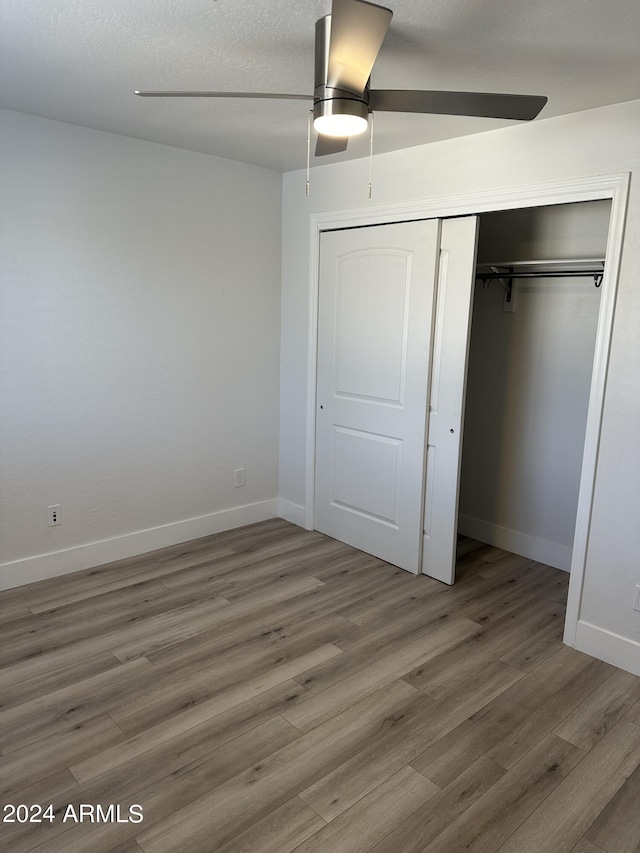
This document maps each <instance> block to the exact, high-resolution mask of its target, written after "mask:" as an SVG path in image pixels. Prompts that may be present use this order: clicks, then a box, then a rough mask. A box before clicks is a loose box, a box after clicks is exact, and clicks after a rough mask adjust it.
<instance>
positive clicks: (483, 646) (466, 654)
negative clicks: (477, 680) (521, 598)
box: [408, 599, 564, 699]
mask: <svg viewBox="0 0 640 853" xmlns="http://www.w3.org/2000/svg"><path fill="white" fill-rule="evenodd" d="M563 618H564V610H563V608H562V606H561V605H558V604H556V603H555V602H551V601H547V600H545V599H538V600H537V601H535V602H531V601H525V602H524V603H523V604H521V605H519V606H518V607H514V608H513V609H512V610H510V611H509V612H508V613H506V614H505V615H504V616H502V617H501V618H499V619H497V620H496V621H495V623H493V624H492V625H491V626H490V627H491V630H488V629H487V628H485V629H483V628H481V627H479V628H478V630H477V631H476V632H475V633H474V634H472V635H471V636H470V637H468V638H467V639H465V640H463V641H462V642H461V643H459V644H458V645H457V646H455V647H454V648H452V649H450V650H449V651H447V652H446V653H445V654H442V655H439V657H438V658H437V659H436V660H435V661H433V662H432V663H431V665H430V666H428V667H418V668H417V669H416V670H415V671H414V672H412V673H411V674H410V676H409V677H408V680H409V682H410V683H411V684H413V685H414V686H415V687H418V688H419V689H420V690H425V691H427V692H428V693H429V695H430V696H433V697H434V698H435V699H439V698H441V697H443V696H445V695H446V694H447V693H448V692H450V691H451V690H453V689H455V688H456V687H457V686H458V685H459V684H461V683H462V682H463V681H465V680H466V679H467V678H468V677H469V675H471V674H473V673H474V672H477V670H478V668H479V667H480V666H483V665H486V664H487V663H488V662H489V661H491V660H497V659H499V658H500V657H502V655H504V654H505V653H506V652H507V651H508V650H509V649H512V648H513V647H514V646H515V645H517V644H519V643H521V642H522V641H523V640H524V639H525V638H526V637H531V636H534V635H535V634H536V633H537V632H538V631H539V630H541V629H542V628H544V627H545V626H546V625H549V624H551V623H553V622H558V621H560V620H561V619H563Z"/></svg>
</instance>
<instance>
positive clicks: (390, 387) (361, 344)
mask: <svg viewBox="0 0 640 853" xmlns="http://www.w3.org/2000/svg"><path fill="white" fill-rule="evenodd" d="M410 275H411V257H410V255H409V253H408V252H398V251H394V250H391V249H388V250H387V251H381V250H370V251H364V252H354V253H351V254H348V255H343V256H342V257H340V258H338V268H337V282H336V314H337V316H336V327H337V328H336V353H335V393H336V394H339V395H341V396H350V397H359V398H361V399H367V398H368V399H371V400H373V401H378V402H387V403H390V404H392V405H402V403H403V397H404V384H405V383H404V379H405V368H406V360H407V331H408V319H409V317H408V308H409V294H410V281H411V279H410Z"/></svg>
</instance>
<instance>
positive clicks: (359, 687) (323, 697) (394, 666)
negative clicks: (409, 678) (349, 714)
mask: <svg viewBox="0 0 640 853" xmlns="http://www.w3.org/2000/svg"><path fill="white" fill-rule="evenodd" d="M476 630H477V626H476V625H474V624H473V623H472V622H469V621H468V620H467V619H462V618H461V619H458V620H456V621H455V622H452V623H451V624H449V625H443V626H442V628H441V629H440V630H438V629H436V630H435V631H433V632H430V633H429V634H427V635H426V636H425V637H420V638H418V639H417V640H414V641H413V642H411V643H408V644H407V645H406V646H405V647H404V648H402V649H399V650H398V651H396V652H392V653H391V654H390V655H387V656H385V657H384V658H381V659H380V660H378V661H375V662H374V663H372V664H370V665H369V666H365V667H362V668H361V669H358V670H357V671H356V672H355V673H353V674H352V675H351V676H350V678H348V679H347V678H344V679H342V680H341V681H339V682H338V683H337V684H334V685H333V686H331V687H328V688H327V689H326V690H323V691H322V692H321V693H319V694H317V695H315V696H310V697H309V698H308V699H305V701H304V702H301V703H300V705H298V706H297V707H296V708H292V709H291V711H289V712H287V715H286V716H287V719H288V720H289V722H291V723H293V725H294V726H297V728H299V729H301V730H302V731H309V730H310V729H312V728H314V727H315V726H317V725H320V723H322V722H325V721H326V720H328V719H330V718H331V717H332V716H334V715H335V714H336V713H340V711H342V710H344V709H345V708H347V707H349V705H352V704H353V703H354V702H358V701H360V699H363V698H364V697H366V696H368V695H369V694H371V693H373V692H375V691H376V690H378V689H380V688H381V687H383V686H385V685H386V684H389V683H390V682H392V681H394V680H395V679H397V678H401V677H402V676H403V675H404V674H406V673H407V672H409V671H410V670H411V669H413V668H414V667H415V666H417V665H420V664H421V663H426V661H429V660H431V658H433V657H436V656H437V655H438V654H440V653H441V652H443V651H444V650H445V649H448V648H450V647H451V646H452V645H454V644H456V643H458V642H460V641H461V640H462V639H464V638H465V637H468V636H470V635H471V634H473V633H475V631H476ZM302 683H303V684H304V678H303V679H302Z"/></svg>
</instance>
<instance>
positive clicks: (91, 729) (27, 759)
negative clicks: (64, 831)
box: [0, 714, 124, 802]
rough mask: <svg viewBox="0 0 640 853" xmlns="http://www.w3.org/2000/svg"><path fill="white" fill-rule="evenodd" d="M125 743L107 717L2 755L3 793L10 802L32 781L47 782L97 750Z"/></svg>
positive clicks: (0, 790)
mask: <svg viewBox="0 0 640 853" xmlns="http://www.w3.org/2000/svg"><path fill="white" fill-rule="evenodd" d="M123 740H124V735H123V734H122V732H121V731H120V729H119V728H118V727H117V726H116V724H115V723H114V722H113V720H112V719H111V718H110V717H109V716H107V715H106V714H105V715H103V716H101V717H95V718H94V719H92V720H87V721H86V722H84V723H77V724H75V725H73V726H71V727H70V728H68V729H67V730H66V731H62V732H57V733H56V736H55V738H50V739H40V740H38V741H37V742H36V743H34V744H28V745H27V746H25V747H23V748H21V749H19V750H17V751H16V752H12V753H11V754H10V755H7V756H3V759H2V766H1V767H0V794H2V795H3V796H4V797H5V802H9V800H8V799H6V798H8V797H10V796H11V795H12V794H13V793H15V791H17V790H19V789H20V788H24V787H25V786H26V785H27V784H29V783H30V782H36V781H37V780H38V779H44V778H46V777H47V776H50V775H51V774H52V773H55V772H56V771H57V770H62V769H64V768H65V767H68V766H69V764H70V763H72V762H74V761H80V760H81V759H83V758H85V757H86V756H87V755H91V754H92V753H93V752H94V750H96V749H105V748H108V747H109V746H111V745H113V744H117V743H121V742H122V741H123Z"/></svg>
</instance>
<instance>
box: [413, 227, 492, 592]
mask: <svg viewBox="0 0 640 853" xmlns="http://www.w3.org/2000/svg"><path fill="white" fill-rule="evenodd" d="M477 239H478V218H477V217H476V216H465V217H461V218H459V219H444V220H442V231H441V238H440V261H439V265H438V284H437V303H436V321H435V331H434V341H433V359H432V370H431V391H430V396H429V422H428V438H427V443H428V451H427V465H426V471H427V474H426V492H425V507H424V540H423V551H422V572H423V574H425V575H429V576H430V577H432V578H435V579H436V580H439V581H443V582H444V583H448V584H452V583H453V582H454V580H455V563H456V540H457V529H458V495H459V486H460V463H461V460H462V428H463V423H464V400H465V392H466V384H467V361H468V356H469V340H470V332H471V312H472V309H473V290H474V282H475V270H476V254H477Z"/></svg>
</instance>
